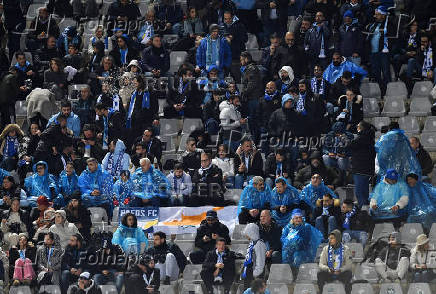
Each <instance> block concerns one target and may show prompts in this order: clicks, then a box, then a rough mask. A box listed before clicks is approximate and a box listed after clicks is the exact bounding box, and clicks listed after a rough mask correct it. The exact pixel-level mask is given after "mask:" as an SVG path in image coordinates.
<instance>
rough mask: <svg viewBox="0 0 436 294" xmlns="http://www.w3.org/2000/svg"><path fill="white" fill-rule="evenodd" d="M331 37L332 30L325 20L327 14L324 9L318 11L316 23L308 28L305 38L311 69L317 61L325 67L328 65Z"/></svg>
mask: <svg viewBox="0 0 436 294" xmlns="http://www.w3.org/2000/svg"><path fill="white" fill-rule="evenodd" d="M330 38H331V32H330V29H329V27H328V23H327V22H326V21H325V14H324V13H323V12H322V11H317V12H316V15H315V23H314V24H313V26H312V28H310V29H309V30H308V32H307V34H306V38H305V40H304V50H305V51H306V54H307V56H308V57H309V69H310V70H312V69H313V68H314V65H315V63H319V64H321V66H322V67H324V68H325V67H326V66H327V62H328V58H327V57H328V56H329V52H328V50H329V46H330Z"/></svg>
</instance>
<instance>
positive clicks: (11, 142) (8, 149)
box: [3, 136, 20, 158]
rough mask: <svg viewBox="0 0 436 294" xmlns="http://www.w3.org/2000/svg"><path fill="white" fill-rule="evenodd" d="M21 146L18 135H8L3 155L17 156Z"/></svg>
mask: <svg viewBox="0 0 436 294" xmlns="http://www.w3.org/2000/svg"><path fill="white" fill-rule="evenodd" d="M19 146H20V144H19V142H18V139H17V137H16V136H15V137H11V136H7V137H6V144H5V148H4V150H3V156H4V157H6V158H7V157H13V156H15V155H16V154H17V153H18V148H19Z"/></svg>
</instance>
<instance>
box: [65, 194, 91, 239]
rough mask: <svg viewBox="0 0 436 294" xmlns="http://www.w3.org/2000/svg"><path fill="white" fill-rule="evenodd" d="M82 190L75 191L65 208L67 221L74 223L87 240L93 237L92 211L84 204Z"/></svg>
mask: <svg viewBox="0 0 436 294" xmlns="http://www.w3.org/2000/svg"><path fill="white" fill-rule="evenodd" d="M81 202H82V197H81V193H80V191H75V192H74V193H73V194H72V195H71V198H70V199H69V203H68V205H67V206H66V207H65V208H64V210H65V213H66V216H67V221H68V222H69V223H70V224H74V225H75V226H76V228H77V229H78V230H79V232H80V235H82V236H83V238H84V239H85V240H90V239H91V226H92V223H91V212H90V211H89V209H87V208H86V207H84V206H83V205H82V203H81Z"/></svg>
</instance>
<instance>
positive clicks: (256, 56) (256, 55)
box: [248, 50, 262, 62]
mask: <svg viewBox="0 0 436 294" xmlns="http://www.w3.org/2000/svg"><path fill="white" fill-rule="evenodd" d="M248 52H249V53H250V54H251V57H252V58H253V61H255V62H260V61H261V60H262V50H249V51H248Z"/></svg>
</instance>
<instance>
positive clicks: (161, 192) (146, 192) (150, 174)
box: [132, 158, 170, 206]
mask: <svg viewBox="0 0 436 294" xmlns="http://www.w3.org/2000/svg"><path fill="white" fill-rule="evenodd" d="M139 164H140V165H141V168H138V169H137V170H136V172H135V173H134V174H133V175H132V181H133V185H134V195H135V198H137V199H141V201H142V203H141V205H142V206H150V205H151V206H165V205H168V201H169V198H170V183H169V182H168V180H167V178H166V177H165V175H164V174H163V173H162V172H161V171H160V170H158V169H157V168H154V167H153V166H152V165H151V162H150V159H148V158H142V159H141V160H140V161H139Z"/></svg>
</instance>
